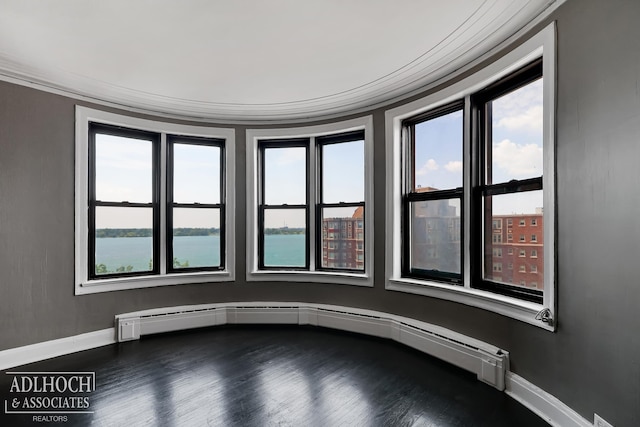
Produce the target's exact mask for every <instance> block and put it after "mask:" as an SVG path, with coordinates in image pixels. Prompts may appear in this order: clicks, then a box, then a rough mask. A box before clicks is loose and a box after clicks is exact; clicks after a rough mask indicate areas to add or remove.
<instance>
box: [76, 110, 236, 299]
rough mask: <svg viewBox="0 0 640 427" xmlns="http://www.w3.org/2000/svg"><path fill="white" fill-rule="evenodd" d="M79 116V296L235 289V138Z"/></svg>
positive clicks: (93, 114) (89, 113)
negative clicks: (201, 285)
mask: <svg viewBox="0 0 640 427" xmlns="http://www.w3.org/2000/svg"><path fill="white" fill-rule="evenodd" d="M76 116H77V117H76V287H75V289H76V294H86V293H95V292H104V291H111V290H121V289H131V288H140V287H149V286H160V285H166V284H180V283H196V282H213V281H228V280H233V278H234V275H233V268H232V267H233V265H232V263H233V259H234V254H233V247H234V245H233V235H232V234H230V233H229V232H228V230H229V226H230V223H231V224H233V219H232V217H231V216H232V214H231V213H230V211H231V212H233V206H234V204H233V197H228V196H227V194H228V190H229V188H228V180H227V175H226V173H228V172H229V170H233V167H226V166H227V164H228V162H229V161H230V160H232V159H233V155H234V141H233V136H234V133H233V131H232V130H224V129H212V128H201V127H193V126H181V125H172V124H166V123H160V122H153V121H149V120H142V119H135V118H131V117H126V116H120V115H116V114H111V113H106V112H101V111H97V110H91V109H88V108H84V107H77V109H76ZM116 123H117V125H116ZM186 135H188V136H186ZM230 217H231V218H230ZM230 263H231V264H230ZM184 273H189V274H188V275H186V274H184Z"/></svg>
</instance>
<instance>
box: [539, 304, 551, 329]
mask: <svg viewBox="0 0 640 427" xmlns="http://www.w3.org/2000/svg"><path fill="white" fill-rule="evenodd" d="M536 320H539V321H541V322H542V323H546V324H547V325H549V326H553V313H551V310H549V309H548V308H544V309H542V310H540V311H539V312H538V314H536Z"/></svg>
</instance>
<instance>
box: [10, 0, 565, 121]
mask: <svg viewBox="0 0 640 427" xmlns="http://www.w3.org/2000/svg"><path fill="white" fill-rule="evenodd" d="M565 1H566V0H528V1H527V2H507V1H506V0H493V1H488V2H485V4H484V5H483V6H482V7H481V8H479V9H478V11H476V13H474V14H472V15H471V16H470V18H469V19H468V20H467V21H465V22H464V24H462V25H460V26H459V27H458V28H457V29H456V30H455V31H453V32H452V33H451V34H449V35H448V36H447V37H445V38H444V39H443V40H442V42H441V43H439V44H438V45H436V46H434V47H433V48H432V49H430V50H429V51H428V52H424V53H423V54H422V55H420V56H419V57H418V58H415V59H414V60H413V61H411V62H409V63H407V64H405V65H404V66H402V67H400V68H398V69H397V70H395V71H394V72H392V73H389V74H387V75H385V76H382V77H380V78H378V79H376V80H374V81H370V82H368V83H366V84H363V85H361V86H359V87H354V88H352V89H349V90H346V91H343V92H340V93H334V94H330V95H326V96H322V97H318V98H313V99H303V100H295V101H291V102H283V103H264V104H251V103H220V102H214V101H202V100H192V99H181V98H175V97H169V96H163V95H161V94H156V93H148V92H143V91H140V90H136V89H132V88H127V87H123V86H118V85H115V84H113V83H109V82H105V81H99V80H95V79H92V78H89V77H87V76H83V75H79V74H75V73H72V72H69V71H66V70H64V69H62V68H61V67H47V68H40V67H37V66H34V65H29V64H27V63H26V61H24V60H22V57H21V55H19V54H11V53H7V52H0V80H5V81H9V82H12V83H17V84H20V85H24V86H29V87H33V88H36V89H39V90H43V91H47V92H53V93H57V94H61V95H64V96H68V97H71V98H74V99H80V100H85V101H88V102H92V103H96V104H101V105H107V106H112V107H116V108H121V109H125V110H129V111H135V112H140V113H146V114H153V115H156V116H161V117H169V118H177V119H188V120H195V121H202V122H216V123H221V124H224V123H234V124H235V123H238V124H242V123H246V124H270V123H300V122H309V121H314V120H325V119H331V118H335V117H341V116H342V117H344V116H345V115H347V114H355V113H360V112H364V111H369V110H371V109H373V108H378V107H382V106H385V105H389V104H392V103H394V102H398V101H401V100H403V99H406V98H408V97H411V96H413V95H415V94H418V93H420V92H424V91H426V90H429V89H430V88H432V87H434V86H436V85H439V84H441V83H443V82H446V81H447V80H449V79H451V78H452V77H455V76H457V75H460V74H461V73H463V72H464V71H466V70H468V69H469V68H471V67H473V66H474V65H476V64H478V63H479V62H481V61H483V60H486V59H487V58H489V57H490V56H491V55H493V54H495V53H497V52H499V51H500V50H501V49H503V48H504V47H507V46H508V45H509V44H510V43H512V42H513V41H514V40H517V38H519V37H521V36H522V35H523V34H524V33H525V32H527V31H528V30H529V29H531V28H532V27H533V26H534V25H536V24H538V23H540V22H541V21H542V20H544V19H545V18H546V17H548V16H549V15H550V14H551V12H552V11H553V10H555V9H556V8H557V7H559V6H560V5H561V4H562V3H564V2H565ZM492 9H495V10H493V11H492ZM498 9H499V11H498V12H497V11H496V10H498ZM507 23H508V25H507ZM470 35H471V36H470ZM386 48H387V49H392V48H393V46H390V47H386ZM380 54H381V55H384V50H382V51H381V52H380ZM354 57H355V58H357V55H354ZM258 65H259V64H257V65H256V66H258Z"/></svg>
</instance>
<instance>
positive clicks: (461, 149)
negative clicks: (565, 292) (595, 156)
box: [386, 24, 555, 330]
mask: <svg viewBox="0 0 640 427" xmlns="http://www.w3.org/2000/svg"><path fill="white" fill-rule="evenodd" d="M554 49H555V31H554V27H553V24H552V25H550V26H549V27H548V28H546V29H545V30H543V31H542V32H541V33H539V34H537V35H536V36H534V37H533V38H531V39H530V40H528V41H526V42H525V43H523V44H522V45H521V46H519V47H517V48H516V49H514V50H513V51H511V52H509V53H507V54H506V55H504V56H503V57H501V58H499V59H497V60H496V61H495V62H494V63H493V64H490V65H488V66H487V67H486V68H484V69H481V70H479V71H477V72H476V73H474V74H471V75H470V76H468V77H466V78H464V79H462V80H460V81H457V82H456V83H453V84H452V85H450V86H448V87H446V88H445V89H442V90H441V91H436V92H433V93H432V94H430V95H428V96H427V97H425V98H422V99H418V100H415V101H412V102H410V103H408V104H405V105H402V106H399V107H396V108H393V109H391V110H388V111H387V112H386V119H387V120H386V124H387V138H386V139H387V145H386V147H387V181H386V182H387V227H386V235H387V246H386V269H387V274H386V276H387V282H386V288H387V289H388V290H394V291H402V292H410V293H417V294H422V295H427V296H432V297H439V298H443V299H448V300H452V301H456V302H460V303H464V304H468V305H472V306H476V307H480V308H484V309H488V310H492V311H495V312H497V313H500V314H503V315H506V316H510V317H513V318H516V319H519V320H522V321H524V322H527V323H530V324H533V325H536V326H540V327H543V328H545V329H549V330H554V328H555V323H554V320H553V311H554V309H555V306H554V304H555V302H554V301H555V278H554V253H555V249H554V248H555V242H554V238H555V234H554V223H555V220H554V213H555V212H554V197H555V192H554V187H555V183H554V175H555V174H554V151H555V150H554V114H555V109H554V92H555V89H554V84H555V57H554ZM514 225H515V226H516V227H517V228H516V230H517V232H516V234H517V238H516V239H514V236H513V234H514V233H513V231H514ZM527 235H529V236H532V237H531V239H530V240H529V241H527V239H526V236H527ZM505 249H506V250H505ZM528 250H531V251H532V253H535V254H537V257H538V258H537V259H536V260H535V264H530V268H526V267H525V266H519V267H518V268H516V269H514V268H513V263H514V261H515V260H516V259H517V257H518V254H520V256H521V255H522V253H523V252H525V251H528ZM505 253H506V254H507V256H506V259H505V256H504V254H505ZM514 257H515V258H514ZM503 262H506V263H507V266H508V268H506V269H503ZM523 269H524V270H523ZM523 273H526V274H523Z"/></svg>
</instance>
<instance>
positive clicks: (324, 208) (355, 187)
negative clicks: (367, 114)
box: [315, 131, 365, 271]
mask: <svg viewBox="0 0 640 427" xmlns="http://www.w3.org/2000/svg"><path fill="white" fill-rule="evenodd" d="M315 142H316V146H317V153H318V168H319V171H320V173H319V175H320V176H319V184H320V185H319V202H318V204H317V210H316V217H317V218H319V219H321V221H322V223H323V224H324V223H326V222H331V223H335V222H336V221H337V222H339V223H340V224H341V227H342V233H341V235H340V242H341V248H342V251H341V253H340V256H341V260H342V261H341V262H340V263H338V264H334V265H333V266H332V267H331V268H333V269H340V270H345V271H348V270H352V271H364V269H365V265H364V254H362V253H357V251H356V247H357V245H358V244H361V243H362V241H363V240H364V234H363V232H362V229H363V228H364V221H363V220H362V218H364V212H365V202H364V194H365V189H364V131H355V132H349V133H344V134H337V135H325V136H319V137H317V138H316V139H315ZM345 229H346V230H348V231H346V230H345ZM354 229H357V230H358V231H357V232H354V231H353V230H354ZM318 238H319V239H320V240H322V239H324V237H322V236H319V237H318ZM347 243H348V244H347ZM354 243H355V245H354ZM317 254H318V259H317V260H316V265H317V266H318V268H319V269H325V268H329V265H328V262H327V253H326V252H325V251H318V252H317Z"/></svg>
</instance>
